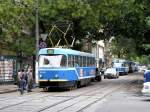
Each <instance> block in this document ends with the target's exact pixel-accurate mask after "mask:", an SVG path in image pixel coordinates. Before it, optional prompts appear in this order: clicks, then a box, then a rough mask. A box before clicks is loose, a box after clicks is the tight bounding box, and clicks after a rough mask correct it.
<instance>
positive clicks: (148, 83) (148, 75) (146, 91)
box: [142, 70, 150, 96]
mask: <svg viewBox="0 0 150 112" xmlns="http://www.w3.org/2000/svg"><path fill="white" fill-rule="evenodd" d="M142 94H143V95H146V96H150V70H146V71H145V72H144V83H143V88H142Z"/></svg>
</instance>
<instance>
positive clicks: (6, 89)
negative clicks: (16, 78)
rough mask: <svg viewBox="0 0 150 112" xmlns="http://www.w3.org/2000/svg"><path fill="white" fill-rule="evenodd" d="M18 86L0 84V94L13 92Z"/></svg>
mask: <svg viewBox="0 0 150 112" xmlns="http://www.w3.org/2000/svg"><path fill="white" fill-rule="evenodd" d="M17 89H18V87H17V85H14V84H12V85H0V94H4V93H10V92H15V91H17Z"/></svg>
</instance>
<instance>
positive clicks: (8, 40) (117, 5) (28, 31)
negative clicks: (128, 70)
mask: <svg viewBox="0 0 150 112" xmlns="http://www.w3.org/2000/svg"><path fill="white" fill-rule="evenodd" d="M149 7H150V1H149V0H39V21H40V33H48V32H49V30H50V28H51V25H52V24H54V23H55V22H58V21H61V22H64V21H71V22H73V25H74V27H73V30H74V34H75V37H76V40H78V41H80V42H81V40H82V39H83V38H84V37H86V35H87V34H88V32H89V33H90V38H91V40H100V39H104V40H109V39H110V37H111V36H115V37H116V40H115V41H114V42H113V46H112V50H111V51H112V52H113V53H114V54H115V55H118V56H119V55H120V56H122V57H129V58H131V57H136V55H137V54H138V53H139V48H141V47H143V41H144V38H145V37H144V33H145V32H147V31H148V30H149V28H150V27H149V26H150V17H149V13H150V8H149ZM64 27H65V26H64ZM100 29H103V32H99V31H100ZM34 30H35V0H0V39H1V41H0V43H2V42H4V44H6V45H9V44H11V45H12V46H11V47H10V49H11V50H13V51H16V50H22V51H23V52H25V53H27V54H28V53H29V54H30V53H33V52H34V49H35V47H34V46H35V45H34V44H35V38H34V37H35V35H34V33H35V32H34ZM18 40H21V47H18V43H17V41H18ZM27 45H28V47H27ZM77 46H79V45H78V44H77V45H75V48H81V47H77ZM144 48H145V46H144ZM8 49H9V48H8ZM146 49H149V47H146ZM118 51H119V52H118Z"/></svg>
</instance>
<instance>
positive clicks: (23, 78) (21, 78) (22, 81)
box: [18, 69, 27, 94]
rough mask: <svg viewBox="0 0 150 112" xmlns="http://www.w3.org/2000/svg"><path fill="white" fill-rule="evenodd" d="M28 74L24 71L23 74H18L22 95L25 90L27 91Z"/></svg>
mask: <svg viewBox="0 0 150 112" xmlns="http://www.w3.org/2000/svg"><path fill="white" fill-rule="evenodd" d="M26 77H27V76H26V74H25V72H24V69H22V70H21V72H19V73H18V80H19V90H20V92H21V94H23V92H24V90H26V83H27V82H26Z"/></svg>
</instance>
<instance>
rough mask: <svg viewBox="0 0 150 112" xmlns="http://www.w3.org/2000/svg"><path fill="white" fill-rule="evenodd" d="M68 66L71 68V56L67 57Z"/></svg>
mask: <svg viewBox="0 0 150 112" xmlns="http://www.w3.org/2000/svg"><path fill="white" fill-rule="evenodd" d="M68 66H69V67H71V55H68Z"/></svg>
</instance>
